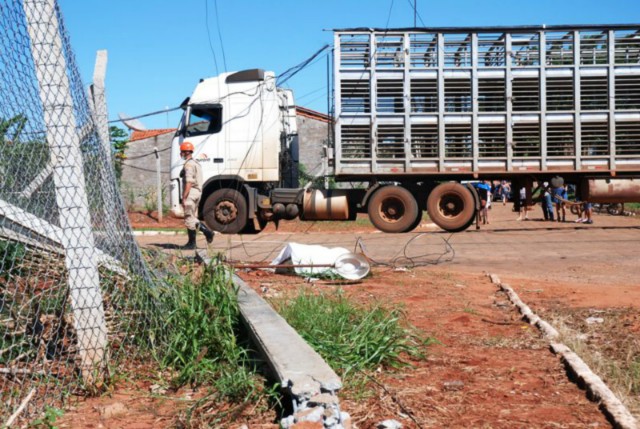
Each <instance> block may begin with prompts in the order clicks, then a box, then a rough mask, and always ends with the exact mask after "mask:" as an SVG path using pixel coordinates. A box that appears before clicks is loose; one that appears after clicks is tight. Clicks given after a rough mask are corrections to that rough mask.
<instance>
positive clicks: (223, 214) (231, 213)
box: [203, 188, 247, 234]
mask: <svg viewBox="0 0 640 429" xmlns="http://www.w3.org/2000/svg"><path fill="white" fill-rule="evenodd" d="M203 209H204V210H203V211H204V213H203V214H204V216H203V217H204V221H205V222H206V224H207V226H209V228H211V229H212V230H214V231H218V232H221V233H223V234H237V233H239V232H240V231H242V230H243V229H244V227H245V226H246V225H247V200H245V198H244V196H243V195H242V194H241V193H240V192H238V191H236V190H235V189H226V188H224V189H218V190H217V191H215V192H213V193H212V194H211V195H209V196H208V197H207V201H205V203H204V208H203Z"/></svg>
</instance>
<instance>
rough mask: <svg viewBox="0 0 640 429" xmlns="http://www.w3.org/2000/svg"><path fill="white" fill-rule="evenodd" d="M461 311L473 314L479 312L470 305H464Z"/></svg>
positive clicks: (475, 314) (476, 314)
mask: <svg viewBox="0 0 640 429" xmlns="http://www.w3.org/2000/svg"><path fill="white" fill-rule="evenodd" d="M462 311H464V312H465V313H468V314H473V315H474V316H478V315H479V314H480V313H478V310H476V309H475V308H471V307H465V308H464V309H463V310H462Z"/></svg>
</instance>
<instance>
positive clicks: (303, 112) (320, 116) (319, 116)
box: [296, 106, 332, 122]
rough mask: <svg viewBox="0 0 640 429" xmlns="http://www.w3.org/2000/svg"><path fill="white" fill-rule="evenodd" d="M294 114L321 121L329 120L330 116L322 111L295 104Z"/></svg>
mask: <svg viewBox="0 0 640 429" xmlns="http://www.w3.org/2000/svg"><path fill="white" fill-rule="evenodd" d="M296 115H298V116H304V117H306V118H311V119H315V120H316V121H321V122H331V121H332V119H331V116H329V115H325V114H324V113H320V112H316V111H315V110H311V109H307V108H306V107H302V106H296Z"/></svg>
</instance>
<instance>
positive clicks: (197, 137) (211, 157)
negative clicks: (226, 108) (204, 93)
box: [183, 104, 226, 182]
mask: <svg viewBox="0 0 640 429" xmlns="http://www.w3.org/2000/svg"><path fill="white" fill-rule="evenodd" d="M222 114H223V109H222V106H221V105H219V104H210V105H209V104H203V105H193V106H189V108H188V109H187V121H186V124H185V128H184V130H183V136H184V140H185V141H190V142H191V143H193V145H194V147H195V151H194V153H193V158H194V159H195V160H196V161H197V162H198V163H200V166H201V167H202V176H203V180H204V182H206V181H207V179H209V178H211V177H213V176H217V175H219V174H220V173H221V172H222V170H223V166H224V163H225V157H226V145H225V139H224V133H222V132H221V131H222V118H223V116H222Z"/></svg>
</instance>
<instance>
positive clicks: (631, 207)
mask: <svg viewBox="0 0 640 429" xmlns="http://www.w3.org/2000/svg"><path fill="white" fill-rule="evenodd" d="M624 209H625V211H630V212H635V213H639V212H640V203H624Z"/></svg>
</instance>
